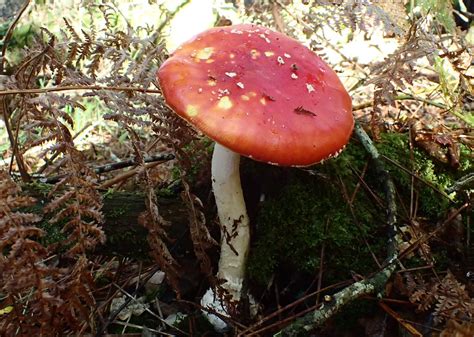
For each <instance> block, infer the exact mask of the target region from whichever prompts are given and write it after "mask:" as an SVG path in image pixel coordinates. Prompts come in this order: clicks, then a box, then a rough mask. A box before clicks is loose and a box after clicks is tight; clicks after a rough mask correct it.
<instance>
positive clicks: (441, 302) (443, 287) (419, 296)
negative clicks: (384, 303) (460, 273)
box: [407, 271, 474, 323]
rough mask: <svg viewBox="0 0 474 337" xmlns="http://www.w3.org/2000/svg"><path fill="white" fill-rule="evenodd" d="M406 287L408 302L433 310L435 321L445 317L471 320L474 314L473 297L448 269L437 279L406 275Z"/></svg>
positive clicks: (445, 318)
mask: <svg viewBox="0 0 474 337" xmlns="http://www.w3.org/2000/svg"><path fill="white" fill-rule="evenodd" d="M407 289H408V291H409V292H410V297H409V298H410V302H412V303H416V304H418V310H421V311H426V310H429V309H432V310H433V314H434V316H435V323H441V322H443V321H445V320H447V319H460V320H471V319H472V318H473V315H474V299H473V298H471V297H470V296H469V294H468V292H467V290H466V286H465V285H464V284H462V283H460V282H459V281H457V280H456V278H455V277H454V275H453V274H452V273H451V272H450V271H448V272H447V273H446V276H445V277H444V278H443V279H441V280H439V279H433V280H431V282H429V283H427V282H425V281H424V280H423V279H422V278H421V277H418V276H415V277H412V276H410V275H407Z"/></svg>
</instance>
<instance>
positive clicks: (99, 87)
mask: <svg viewBox="0 0 474 337" xmlns="http://www.w3.org/2000/svg"><path fill="white" fill-rule="evenodd" d="M72 90H77V91H79V90H108V91H131V92H134V91H135V92H141V93H146V94H161V90H157V89H146V88H137V87H121V86H106V85H65V86H64V87H50V88H41V89H40V88H35V89H12V90H2V91H0V96H3V95H29V94H46V93H49V92H58V91H72Z"/></svg>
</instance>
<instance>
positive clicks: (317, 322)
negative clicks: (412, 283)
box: [275, 124, 398, 337]
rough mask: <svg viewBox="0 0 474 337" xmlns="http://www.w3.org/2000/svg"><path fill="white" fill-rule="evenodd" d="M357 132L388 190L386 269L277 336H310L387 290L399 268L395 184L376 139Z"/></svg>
mask: <svg viewBox="0 0 474 337" xmlns="http://www.w3.org/2000/svg"><path fill="white" fill-rule="evenodd" d="M354 132H355V134H356V136H357V137H358V138H359V140H360V141H361V143H362V145H363V146H364V148H365V150H366V151H367V153H368V154H369V155H370V157H371V158H372V161H373V163H374V165H375V169H376V172H377V177H378V178H379V180H380V181H381V183H382V185H383V187H384V190H385V200H386V204H387V225H388V228H389V230H388V248H387V258H386V259H385V262H384V264H383V265H384V268H383V269H382V270H381V271H379V272H377V273H376V274H375V275H373V276H372V277H370V278H368V279H365V280H362V281H359V282H356V283H354V284H352V285H350V286H348V287H346V288H344V289H342V290H341V291H339V292H337V293H336V294H334V296H333V297H332V299H331V300H330V301H329V302H326V303H323V305H322V306H321V307H320V308H319V309H317V310H315V311H312V312H310V313H308V314H306V315H304V316H303V317H301V318H298V319H297V320H295V321H294V322H293V323H292V324H290V325H289V326H287V327H286V328H284V329H283V330H281V331H279V332H278V333H277V334H275V336H278V337H283V336H301V335H306V334H307V333H308V332H309V331H311V330H313V329H315V328H317V327H319V326H321V325H322V324H323V323H324V322H326V321H327V320H328V319H329V318H331V317H332V316H334V314H336V313H337V312H338V311H339V310H341V309H342V308H343V307H344V306H346V305H347V304H349V303H350V302H352V301H354V300H355V299H357V298H360V297H361V296H363V295H368V294H372V293H376V294H377V295H379V294H381V293H383V290H384V286H385V284H386V283H387V281H388V280H389V279H390V277H391V276H392V273H393V272H394V271H395V268H396V263H397V261H398V249H397V245H396V241H395V234H396V223H397V217H396V213H397V204H396V191H395V185H394V183H393V181H392V179H391V177H390V175H389V173H388V171H387V170H386V169H385V166H384V162H383V161H382V159H381V156H380V154H379V152H378V151H377V149H376V148H375V146H374V144H373V143H372V140H371V139H370V137H369V136H368V135H367V133H366V132H365V131H364V129H363V128H362V127H361V126H360V125H359V124H356V126H355V131H354Z"/></svg>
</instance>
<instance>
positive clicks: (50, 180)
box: [33, 153, 175, 184]
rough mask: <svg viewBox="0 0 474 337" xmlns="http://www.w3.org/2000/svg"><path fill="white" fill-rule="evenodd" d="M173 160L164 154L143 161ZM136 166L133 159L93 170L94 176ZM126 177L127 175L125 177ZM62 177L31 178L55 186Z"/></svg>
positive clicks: (160, 161) (168, 154) (161, 161)
mask: <svg viewBox="0 0 474 337" xmlns="http://www.w3.org/2000/svg"><path fill="white" fill-rule="evenodd" d="M174 158H175V157H174V155H173V154H171V153H166V154H159V155H155V156H148V157H145V158H144V161H145V163H156V164H160V163H164V162H166V161H170V160H172V159H174ZM136 164H137V163H136V161H135V159H126V160H123V161H119V162H117V163H111V164H106V165H101V166H97V167H95V168H94V169H93V170H94V172H95V173H96V174H101V173H106V172H110V171H115V170H119V169H123V168H126V167H129V166H134V165H136ZM129 173H130V172H129ZM133 174H135V172H133V173H132V175H133ZM128 176H129V175H127V177H128ZM63 177H64V176H63V175H57V176H53V177H48V178H41V177H39V178H38V177H37V176H33V178H36V179H39V180H40V181H41V182H42V183H45V184H55V183H57V182H58V181H59V180H61V179H62V178H63ZM114 181H115V180H114Z"/></svg>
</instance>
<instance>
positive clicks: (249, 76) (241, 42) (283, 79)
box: [158, 24, 354, 301]
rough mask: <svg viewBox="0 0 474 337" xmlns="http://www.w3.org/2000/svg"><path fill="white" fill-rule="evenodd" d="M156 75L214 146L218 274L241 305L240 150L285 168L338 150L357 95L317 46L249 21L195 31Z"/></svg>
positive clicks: (244, 220)
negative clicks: (314, 49)
mask: <svg viewBox="0 0 474 337" xmlns="http://www.w3.org/2000/svg"><path fill="white" fill-rule="evenodd" d="M158 79H159V82H160V85H161V88H162V91H163V95H164V97H165V100H166V102H167V104H168V105H169V106H170V107H171V108H172V109H173V110H174V111H175V112H176V113H177V114H178V115H179V116H181V117H182V118H184V119H185V120H187V121H188V122H189V123H191V124H192V125H193V126H194V127H195V128H197V129H198V130H200V131H202V132H203V133H204V134H206V135H207V136H209V137H210V138H212V139H213V140H215V142H216V144H215V147H214V154H213V158H212V186H213V190H214V195H215V198H216V204H217V209H218V215H219V219H220V222H221V227H222V238H221V241H222V243H221V255H220V260H219V271H218V274H217V276H218V277H219V278H220V279H222V280H223V281H225V282H224V283H223V284H222V287H223V288H224V289H226V290H227V291H228V292H229V294H230V295H231V296H232V299H233V300H235V301H238V300H239V299H240V297H241V289H242V281H243V279H244V274H245V273H244V272H245V261H246V257H247V255H248V249H249V241H250V240H249V220H248V216H247V210H246V207H245V202H244V199H243V193H242V187H241V183H240V174H239V161H240V155H243V156H246V157H248V158H252V159H254V160H258V161H262V162H266V163H269V164H275V165H285V166H308V165H312V164H315V163H318V162H321V161H323V160H325V159H328V158H331V157H333V156H336V155H337V154H339V152H340V151H341V150H342V149H343V148H344V146H345V144H346V143H347V142H348V140H349V137H350V135H351V133H352V129H353V126H354V119H353V116H352V105H351V98H350V96H349V95H348V93H347V92H346V90H345V89H344V87H343V85H342V83H341V81H340V80H339V78H338V77H337V75H336V73H335V72H334V71H333V70H332V69H331V68H330V67H329V66H328V65H327V64H326V63H325V62H324V61H322V60H321V59H320V58H319V57H318V56H317V55H315V54H314V53H313V52H312V51H311V50H309V49H308V48H306V47H305V46H303V45H302V44H300V43H299V42H297V41H296V40H294V39H291V38H289V37H287V36H285V35H283V34H281V33H278V32H274V31H272V30H270V29H267V28H264V27H260V26H256V25H248V24H243V25H234V26H228V27H217V28H212V29H209V30H207V31H205V32H202V33H200V34H199V35H197V36H195V37H194V38H193V39H191V40H190V41H188V42H186V43H184V44H183V45H181V46H180V47H179V48H178V49H177V50H176V51H175V52H174V53H173V54H172V55H171V57H170V58H169V59H168V60H166V62H164V63H163V64H162V66H161V68H160V69H159V71H158ZM209 294H212V292H208V295H209Z"/></svg>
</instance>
